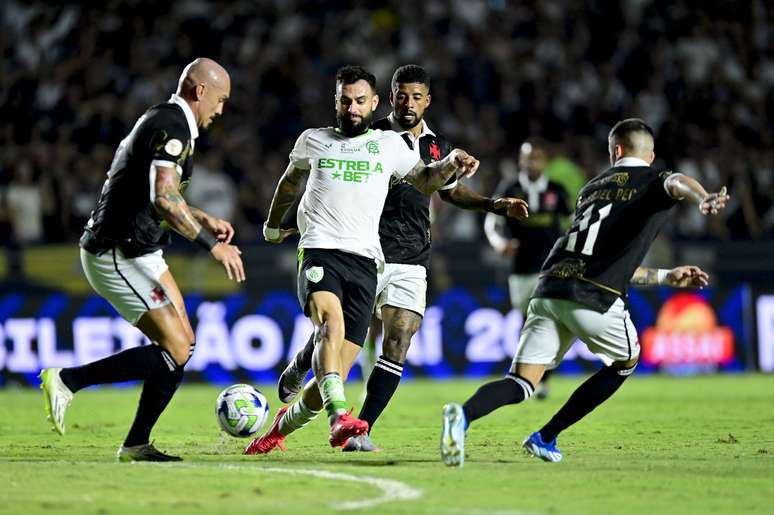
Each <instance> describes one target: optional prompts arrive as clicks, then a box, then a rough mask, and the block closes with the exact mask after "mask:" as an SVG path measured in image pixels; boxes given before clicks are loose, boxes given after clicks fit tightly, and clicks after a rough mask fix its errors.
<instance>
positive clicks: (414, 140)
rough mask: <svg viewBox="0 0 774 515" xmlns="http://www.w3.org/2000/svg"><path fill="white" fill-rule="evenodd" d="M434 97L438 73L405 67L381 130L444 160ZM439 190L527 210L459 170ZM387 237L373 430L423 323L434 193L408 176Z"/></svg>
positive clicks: (290, 387)
mask: <svg viewBox="0 0 774 515" xmlns="http://www.w3.org/2000/svg"><path fill="white" fill-rule="evenodd" d="M430 102H431V95H430V77H429V75H428V73H427V72H426V71H425V70H424V68H422V67H420V66H417V65H412V64H409V65H405V66H401V67H399V68H398V69H397V70H396V71H395V73H394V74H393V77H392V81H391V83H390V103H391V105H392V113H390V115H389V116H388V117H387V118H382V119H381V120H377V121H376V122H374V124H373V128H374V129H382V130H392V131H394V132H397V133H398V134H400V136H401V137H402V138H403V140H404V141H405V143H406V145H407V146H408V147H409V148H410V149H411V150H412V151H414V153H416V155H417V157H419V158H421V159H422V160H423V161H424V162H425V163H427V164H430V163H432V162H436V161H440V160H441V159H443V158H444V157H446V156H447V155H448V154H449V152H450V151H451V150H452V146H451V145H450V143H449V142H448V141H447V140H446V138H444V137H443V136H441V135H440V134H438V133H436V132H434V131H433V130H432V129H430V127H429V126H428V124H427V122H426V121H425V120H424V113H425V110H426V109H427V108H428V107H429V106H430ZM438 193H439V195H440V196H441V198H442V199H443V200H445V201H446V202H449V203H451V204H454V205H455V206H458V207H461V208H464V209H472V210H479V211H489V212H491V213H497V214H501V215H506V216H511V217H520V218H524V217H526V216H527V204H526V202H524V201H523V200H519V199H513V198H507V197H502V198H497V199H492V198H488V197H484V196H482V195H479V194H478V193H475V192H473V191H471V190H470V189H468V188H467V187H465V186H464V185H462V184H461V183H460V182H458V181H457V177H456V176H454V177H452V178H450V179H449V181H448V182H447V183H446V185H445V186H443V187H442V188H441V189H440V190H439V191H438ZM379 238H380V241H381V245H382V249H383V251H384V256H385V261H386V263H385V267H384V271H382V272H380V273H379V277H378V284H377V289H376V305H375V313H376V315H377V316H378V317H380V318H381V319H382V321H383V323H384V339H383V344H382V355H381V356H379V358H378V360H377V362H376V365H375V368H374V370H373V372H372V373H371V375H370V377H369V379H368V383H367V386H366V398H365V402H364V403H363V407H362V409H361V410H360V415H359V418H360V419H362V420H365V421H367V422H368V424H369V432H370V429H371V428H373V425H374V423H375V422H376V420H377V418H379V416H380V415H381V413H382V411H383V410H384V409H385V407H386V406H387V404H388V403H389V401H390V399H391V398H392V396H393V394H394V393H395V391H396V390H397V388H398V384H399V383H400V378H401V375H402V373H403V363H404V362H405V361H406V354H407V353H408V349H409V345H410V343H411V338H412V337H413V336H414V334H415V333H416V332H417V330H418V329H419V326H420V324H421V323H422V317H423V315H424V311H425V295H426V291H427V270H428V269H429V267H430V196H429V195H427V194H426V193H423V192H421V191H419V190H418V189H416V188H415V187H413V186H412V185H411V184H409V183H408V182H407V181H406V180H393V182H392V183H391V185H390V189H389V192H388V194H387V199H386V201H385V204H384V210H383V211H382V216H381V219H380V221H379ZM372 336H373V335H372ZM313 350H314V343H313V341H312V339H311V338H310V340H309V342H307V344H306V346H305V347H304V349H302V351H301V352H299V354H298V355H297V356H296V358H295V359H294V360H293V361H291V363H290V364H289V365H288V367H287V368H286V369H285V371H284V372H283V373H282V376H281V378H280V382H279V385H278V387H279V397H280V399H281V400H282V401H283V402H289V401H290V400H292V399H293V397H294V396H295V395H296V393H297V392H298V391H299V389H300V387H301V385H302V383H303V380H304V378H305V376H306V373H307V371H308V370H309V368H310V367H311V357H312V352H313ZM342 450H344V451H372V450H375V447H374V445H373V444H372V443H371V441H370V438H369V436H368V435H362V436H357V437H353V438H350V439H349V441H348V442H347V443H346V444H345V445H344V447H343V449H342Z"/></svg>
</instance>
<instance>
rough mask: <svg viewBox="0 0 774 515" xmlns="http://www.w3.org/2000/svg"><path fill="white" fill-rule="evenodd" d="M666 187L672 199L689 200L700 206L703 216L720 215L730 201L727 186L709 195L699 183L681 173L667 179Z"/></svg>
mask: <svg viewBox="0 0 774 515" xmlns="http://www.w3.org/2000/svg"><path fill="white" fill-rule="evenodd" d="M664 187H665V188H666V190H667V193H669V195H670V196H671V197H672V198H676V199H679V200H682V199H688V200H690V201H691V202H693V203H694V204H698V205H699V211H701V214H703V215H709V214H712V215H716V214H718V213H719V212H720V210H721V209H723V208H724V207H726V204H727V203H728V199H729V196H728V193H727V191H726V187H725V186H723V187H722V188H720V191H719V192H717V193H707V190H705V189H704V187H703V186H702V185H701V184H700V183H699V181H697V180H696V179H693V178H691V177H688V176H687V175H683V174H681V173H673V174H672V175H670V176H669V177H667V178H666V180H665V181H664Z"/></svg>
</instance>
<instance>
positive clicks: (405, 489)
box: [170, 463, 422, 510]
mask: <svg viewBox="0 0 774 515" xmlns="http://www.w3.org/2000/svg"><path fill="white" fill-rule="evenodd" d="M170 466H171V467H174V468H176V467H179V466H180V465H170ZM185 466H186V467H207V466H209V465H206V464H204V463H187V464H185ZM215 466H217V467H218V468H224V469H234V470H253V471H255V472H278V473H280V474H290V475H299V476H313V477H318V478H321V479H334V480H338V481H352V482H355V483H365V484H367V485H371V486H375V487H376V488H378V489H380V490H381V491H382V495H381V496H379V497H373V498H369V499H361V500H359V501H337V502H335V503H331V505H330V506H331V508H334V509H336V510H358V509H361V508H369V507H371V506H376V505H378V504H384V503H387V502H393V501H410V500H413V499H419V498H420V497H422V490H419V489H417V488H412V487H410V486H409V485H407V484H406V483H402V482H400V481H397V480H395V479H384V478H380V477H373V476H355V475H352V474H343V473H341V472H331V471H328V470H314V469H296V468H283V467H256V466H244V465H237V464H230V463H222V464H217V465H215Z"/></svg>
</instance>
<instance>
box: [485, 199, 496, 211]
mask: <svg viewBox="0 0 774 515" xmlns="http://www.w3.org/2000/svg"><path fill="white" fill-rule="evenodd" d="M484 211H486V212H488V213H494V212H495V199H493V198H488V199H486V204H485V205H484Z"/></svg>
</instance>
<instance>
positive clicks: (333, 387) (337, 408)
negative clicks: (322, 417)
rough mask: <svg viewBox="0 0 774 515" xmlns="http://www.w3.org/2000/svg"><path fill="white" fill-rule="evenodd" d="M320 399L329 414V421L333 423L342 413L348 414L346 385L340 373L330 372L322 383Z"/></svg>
mask: <svg viewBox="0 0 774 515" xmlns="http://www.w3.org/2000/svg"><path fill="white" fill-rule="evenodd" d="M320 397H322V402H323V407H324V408H325V411H326V412H327V413H328V421H329V422H330V423H331V425H332V424H333V421H334V420H335V419H336V417H337V416H339V415H340V414H342V413H346V412H347V399H346V398H345V397H344V383H342V381H341V376H340V375H339V373H338V372H328V373H327V374H325V375H324V376H323V378H322V381H320Z"/></svg>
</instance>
